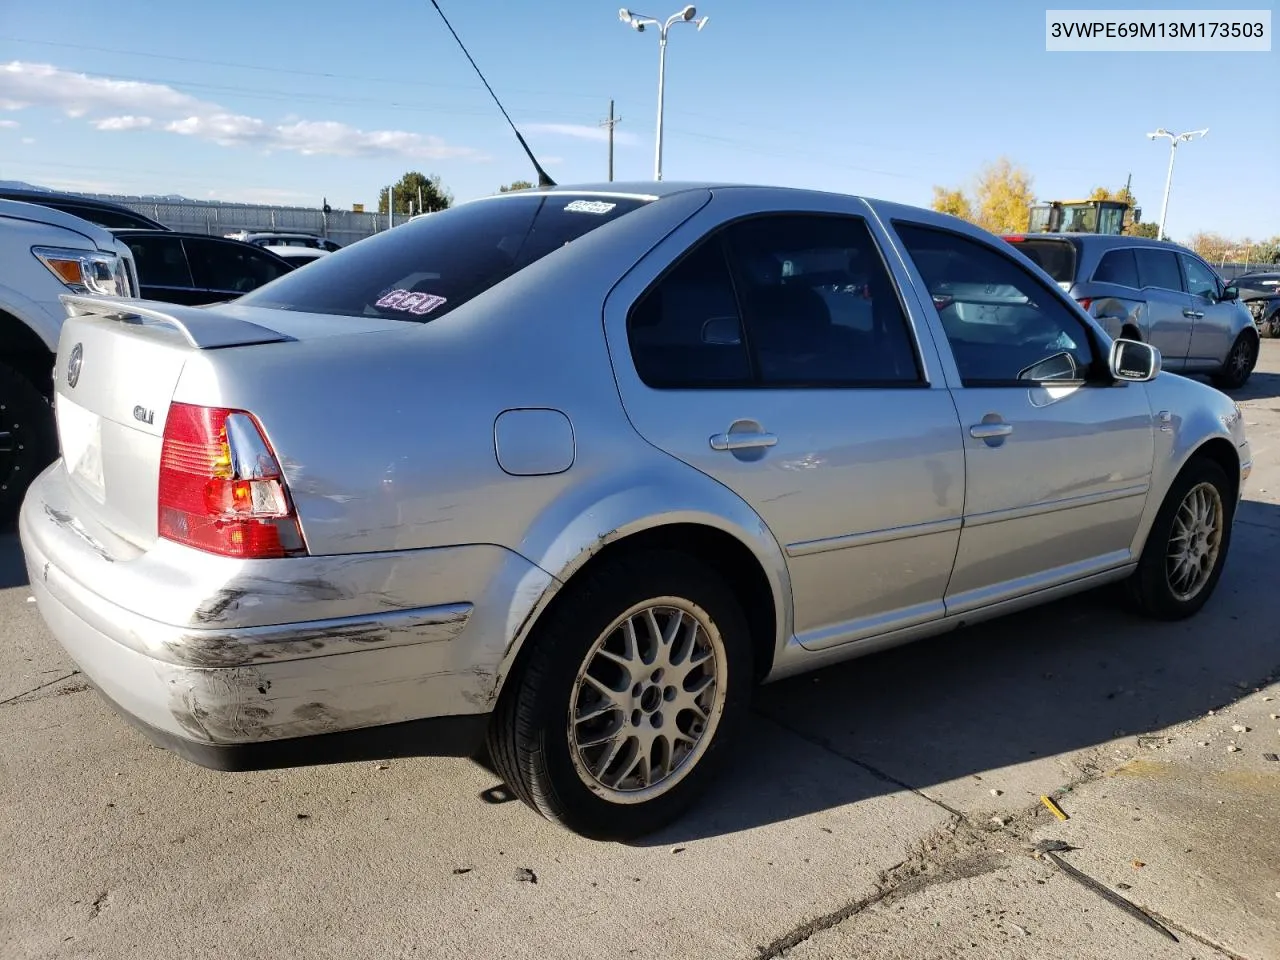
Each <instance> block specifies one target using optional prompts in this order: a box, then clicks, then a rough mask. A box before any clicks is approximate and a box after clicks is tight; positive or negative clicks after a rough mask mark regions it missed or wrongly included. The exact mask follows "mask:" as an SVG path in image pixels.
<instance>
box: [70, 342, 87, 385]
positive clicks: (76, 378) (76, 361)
mask: <svg viewBox="0 0 1280 960" xmlns="http://www.w3.org/2000/svg"><path fill="white" fill-rule="evenodd" d="M83 362H84V344H81V343H77V344H76V345H75V346H74V347H72V348H71V356H69V357H67V386H68V387H73V388H74V387H75V385H76V384H77V383H79V382H80V365H81V364H82V363H83Z"/></svg>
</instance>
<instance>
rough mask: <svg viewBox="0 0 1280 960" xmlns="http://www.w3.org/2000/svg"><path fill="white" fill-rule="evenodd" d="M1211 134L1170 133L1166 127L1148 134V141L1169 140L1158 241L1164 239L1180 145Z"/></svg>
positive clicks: (1193, 131)
mask: <svg viewBox="0 0 1280 960" xmlns="http://www.w3.org/2000/svg"><path fill="white" fill-rule="evenodd" d="M1208 132H1209V128H1208V127H1205V128H1204V129H1203V130H1192V131H1189V132H1187V133H1170V132H1169V131H1168V130H1166V129H1165V128H1164V127H1161V128H1160V129H1159V130H1157V131H1156V132H1155V133H1148V134H1147V139H1148V140H1155V139H1157V138H1158V137H1167V138H1168V139H1169V174H1168V176H1166V177H1165V181H1164V202H1163V203H1161V204H1160V229H1159V230H1158V232H1157V234H1156V239H1157V240H1163V239H1164V218H1165V215H1166V214H1167V213H1168V212H1169V191H1170V189H1171V188H1172V186H1173V162H1174V161H1175V160H1177V159H1178V144H1179V143H1183V142H1189V141H1191V140H1193V139H1195V138H1196V137H1203V136H1204V135H1205V134H1206V133H1208Z"/></svg>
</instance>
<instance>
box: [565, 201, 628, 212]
mask: <svg viewBox="0 0 1280 960" xmlns="http://www.w3.org/2000/svg"><path fill="white" fill-rule="evenodd" d="M616 206H617V204H616V203H606V202H605V201H603V200H574V201H573V202H572V203H570V204H566V205H565V210H567V211H569V213H608V212H609V211H610V210H612V209H613V208H614V207H616Z"/></svg>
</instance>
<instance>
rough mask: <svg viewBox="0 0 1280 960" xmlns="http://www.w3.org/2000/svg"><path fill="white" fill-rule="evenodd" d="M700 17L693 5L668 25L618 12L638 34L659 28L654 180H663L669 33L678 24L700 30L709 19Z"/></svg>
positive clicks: (678, 14) (624, 21)
mask: <svg viewBox="0 0 1280 960" xmlns="http://www.w3.org/2000/svg"><path fill="white" fill-rule="evenodd" d="M697 15H698V11H697V10H696V9H695V8H694V7H693V5H692V4H690V5H689V6H687V7H685V8H684V9H683V10H681V11H680V12H679V13H674V14H672V15H671V16H670V17H668V18H667V21H666V23H663V22H662V21H661V20H655V19H654V18H653V17H646V16H644V15H643V14H639V13H632V12H631V11H630V10H628V9H627V8H626V7H623V8H622V9H621V10H619V11H618V19H619V20H621V21H622V22H623V23H625V24H627V25H629V26H630V27H631V28H632V29H633V30H635V31H636V32H637V33H644V28H645V27H646V26H655V27H657V28H658V130H657V135H656V137H655V142H654V146H653V179H655V180H661V179H662V113H663V103H664V99H665V91H666V77H667V32H668V31H669V30H670V29H671V28H672V27H673V26H675V25H676V24H677V23H692V24H693V25H694V26H696V27H697V28H698V29H699V30H701V29H702V28H703V27H705V26H706V25H707V20H709V19H710V18H709V17H703V18H702V19H700V20H694V19H693V18H694V17H696V16H697Z"/></svg>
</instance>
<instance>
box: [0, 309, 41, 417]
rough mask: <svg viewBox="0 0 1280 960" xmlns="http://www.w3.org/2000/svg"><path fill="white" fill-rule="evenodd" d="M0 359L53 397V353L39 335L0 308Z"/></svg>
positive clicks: (38, 388) (0, 361)
mask: <svg viewBox="0 0 1280 960" xmlns="http://www.w3.org/2000/svg"><path fill="white" fill-rule="evenodd" d="M0 344H3V345H4V346H3V347H0V363H3V364H5V365H7V366H9V367H11V368H12V369H13V370H14V371H16V372H17V373H19V374H21V375H22V377H23V378H24V379H25V380H27V381H28V382H30V383H31V385H32V386H34V387H35V388H36V389H37V390H39V391H40V392H41V393H42V394H44V396H45V398H46V399H51V398H52V397H53V354H52V353H51V352H50V350H49V348H48V347H47V346H45V343H44V341H43V340H41V339H40V335H39V334H38V333H36V332H35V331H34V330H32V329H31V328H30V327H28V326H27V325H26V324H25V323H23V322H22V321H21V320H19V319H18V318H17V317H15V316H14V315H13V314H11V313H6V312H5V311H4V310H0Z"/></svg>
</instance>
